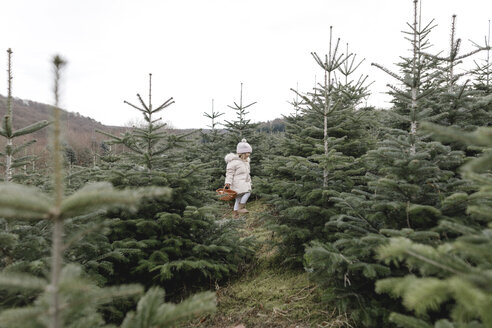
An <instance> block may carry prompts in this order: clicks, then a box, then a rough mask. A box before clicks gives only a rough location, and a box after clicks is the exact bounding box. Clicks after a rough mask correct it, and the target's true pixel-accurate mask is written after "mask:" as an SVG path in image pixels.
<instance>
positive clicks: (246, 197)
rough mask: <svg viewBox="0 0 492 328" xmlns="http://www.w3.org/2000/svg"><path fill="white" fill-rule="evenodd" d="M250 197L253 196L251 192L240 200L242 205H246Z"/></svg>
mask: <svg viewBox="0 0 492 328" xmlns="http://www.w3.org/2000/svg"><path fill="white" fill-rule="evenodd" d="M249 196H251V193H250V192H247V193H245V194H244V195H243V196H242V197H241V200H240V202H239V203H240V204H246V202H247V201H248V199H249ZM236 200H237V198H236Z"/></svg>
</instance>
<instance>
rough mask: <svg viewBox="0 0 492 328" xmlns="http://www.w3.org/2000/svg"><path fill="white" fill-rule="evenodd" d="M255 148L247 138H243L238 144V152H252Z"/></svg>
mask: <svg viewBox="0 0 492 328" xmlns="http://www.w3.org/2000/svg"><path fill="white" fill-rule="evenodd" d="M252 152H253V148H251V146H250V144H249V143H248V142H247V141H246V139H243V140H241V142H240V143H238V144H237V147H236V153H238V154H244V153H252Z"/></svg>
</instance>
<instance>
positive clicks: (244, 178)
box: [224, 153, 251, 194]
mask: <svg viewBox="0 0 492 328" xmlns="http://www.w3.org/2000/svg"><path fill="white" fill-rule="evenodd" d="M224 159H225V161H226V163H227V168H226V179H225V183H226V184H227V183H229V184H230V185H231V189H232V190H234V191H235V192H237V193H238V194H243V193H245V192H248V191H251V176H250V175H249V157H248V159H247V160H245V161H243V160H242V159H241V158H239V156H238V155H237V154H233V153H230V154H227V155H226V156H225V158H224Z"/></svg>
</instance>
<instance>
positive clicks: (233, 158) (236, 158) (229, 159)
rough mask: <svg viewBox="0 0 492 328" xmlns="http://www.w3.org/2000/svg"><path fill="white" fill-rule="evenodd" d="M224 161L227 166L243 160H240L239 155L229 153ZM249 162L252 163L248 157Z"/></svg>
mask: <svg viewBox="0 0 492 328" xmlns="http://www.w3.org/2000/svg"><path fill="white" fill-rule="evenodd" d="M224 160H225V162H226V163H227V164H229V163H230V162H232V161H240V160H241V158H239V156H238V155H237V154H234V153H229V154H227V155H226V156H225V157H224ZM247 161H248V162H249V161H250V159H249V157H248V160H247Z"/></svg>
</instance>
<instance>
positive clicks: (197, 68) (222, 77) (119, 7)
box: [0, 0, 492, 128]
mask: <svg viewBox="0 0 492 328" xmlns="http://www.w3.org/2000/svg"><path fill="white" fill-rule="evenodd" d="M412 7H413V1H412V0H344V1H335V0H302V1H301V0H296V1H293V0H248V1H246V0H241V1H239V0H179V1H178V0H175V1H171V0H138V1H137V0H1V8H0V50H1V53H0V54H1V56H2V58H3V59H2V60H1V61H0V63H3V64H2V65H3V67H4V68H1V70H0V94H2V95H6V93H7V82H6V81H7V74H6V70H5V69H6V62H7V53H6V50H7V49H8V48H12V50H13V51H14V54H13V71H14V80H13V95H14V96H15V97H19V98H24V99H30V100H34V101H38V102H43V103H52V102H53V95H52V92H51V87H52V74H51V66H50V60H51V57H52V56H53V55H54V54H60V55H62V56H63V57H64V58H65V59H66V60H67V61H68V66H67V68H66V70H65V78H64V80H63V88H62V91H63V93H62V97H61V99H62V100H61V101H62V107H63V108H65V109H67V110H69V111H71V112H79V113H80V114H81V115H84V116H89V117H92V118H94V119H96V120H97V121H100V122H102V123H104V124H109V125H124V124H125V123H127V122H128V121H131V120H134V119H135V118H137V117H139V114H138V112H137V111H136V110H134V109H132V108H131V107H130V106H128V105H126V104H124V103H123V101H124V100H127V101H129V102H131V103H134V104H137V103H138V100H137V97H136V94H137V93H140V94H141V95H142V97H143V98H144V99H147V98H148V73H153V105H154V106H158V105H160V104H161V103H162V102H164V101H165V100H167V99H168V98H169V97H173V98H174V99H175V101H176V103H175V104H173V105H172V106H170V107H168V108H167V109H165V111H164V112H163V114H162V117H163V119H164V120H165V121H170V122H172V124H173V125H174V126H175V127H178V128H201V127H205V126H206V125H207V124H209V121H208V119H206V118H205V117H203V112H205V111H206V112H209V111H210V110H211V106H212V105H211V104H212V99H215V110H216V111H220V112H225V113H226V115H225V116H223V117H222V118H225V119H229V120H230V119H233V118H234V113H233V111H232V109H230V108H228V107H227V105H232V104H233V102H234V101H236V102H238V101H239V93H240V84H241V82H242V83H244V91H243V96H244V97H243V103H246V104H248V103H250V102H254V101H256V102H257V104H256V105H254V106H252V107H251V108H250V109H251V110H250V114H249V118H250V119H252V121H254V122H258V121H266V120H272V119H274V118H277V117H280V116H281V115H282V114H284V115H287V114H289V113H291V112H292V106H291V105H289V104H288V101H290V100H292V99H293V97H294V94H293V92H292V91H290V88H294V89H295V88H296V85H298V88H299V91H309V90H310V89H311V88H312V87H313V85H314V81H315V78H316V77H317V79H318V81H320V80H321V78H322V75H323V73H322V71H321V70H320V69H319V68H318V67H317V65H316V64H315V62H314V60H313V58H312V57H311V55H310V53H311V52H313V51H314V52H317V53H318V54H320V55H321V54H324V53H327V52H328V40H329V29H330V26H333V35H334V37H335V38H338V37H339V38H341V43H342V44H343V45H344V46H343V48H345V43H347V42H348V43H349V47H350V52H355V53H356V54H357V57H358V58H361V59H362V58H365V59H366V60H365V62H364V64H363V65H362V66H361V69H360V74H368V75H369V77H370V80H371V81H375V83H374V84H373V85H372V87H371V90H372V93H373V94H372V96H371V97H370V98H369V99H368V104H372V105H376V106H381V107H382V106H384V107H388V103H387V102H388V97H387V96H386V95H384V92H385V91H387V88H386V87H385V85H386V83H388V82H393V81H392V80H391V79H390V78H388V77H387V76H386V75H385V73H383V72H380V71H379V70H378V69H377V68H375V67H371V66H370V63H371V62H377V63H380V64H383V65H385V66H387V67H389V68H392V66H393V63H395V62H397V61H398V60H399V58H398V57H399V56H401V55H406V54H407V50H408V48H409V44H408V42H407V41H405V40H404V39H403V34H402V33H401V31H402V30H404V29H406V22H410V21H412ZM422 12H423V22H424V23H425V22H428V21H430V20H431V19H435V23H437V24H438V26H437V27H436V28H435V29H434V31H433V32H432V33H431V35H430V39H431V41H432V43H433V44H434V45H435V46H434V48H433V49H434V52H438V51H440V50H447V47H448V46H447V45H448V40H449V27H450V23H451V16H452V15H453V14H457V15H458V17H457V34H458V37H461V38H462V39H463V46H462V49H463V51H466V50H472V49H473V48H472V46H471V43H470V42H469V41H468V40H469V39H472V40H473V41H475V42H480V43H483V42H484V37H485V36H486V35H487V33H488V26H489V20H490V19H491V17H492V1H490V0H466V1H463V0H423V3H422ZM483 56H484V54H482V55H479V56H478V57H476V58H477V59H480V58H482V57H483Z"/></svg>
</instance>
